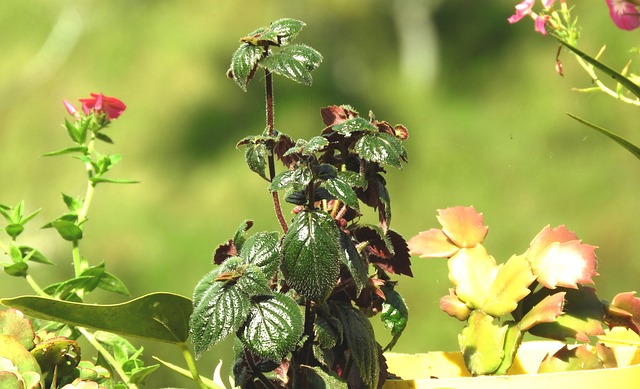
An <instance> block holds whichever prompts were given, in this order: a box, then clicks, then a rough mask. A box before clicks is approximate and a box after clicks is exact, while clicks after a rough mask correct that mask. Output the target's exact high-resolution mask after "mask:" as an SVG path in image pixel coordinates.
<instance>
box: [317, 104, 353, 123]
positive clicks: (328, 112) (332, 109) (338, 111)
mask: <svg viewBox="0 0 640 389" xmlns="http://www.w3.org/2000/svg"><path fill="white" fill-rule="evenodd" d="M320 114H321V115H322V122H323V123H324V125H325V126H333V125H334V124H338V123H340V122H343V121H345V120H348V119H353V118H354V117H356V116H358V113H357V112H356V111H354V110H352V109H351V107H348V106H344V105H341V106H337V105H331V106H329V107H325V108H322V109H320Z"/></svg>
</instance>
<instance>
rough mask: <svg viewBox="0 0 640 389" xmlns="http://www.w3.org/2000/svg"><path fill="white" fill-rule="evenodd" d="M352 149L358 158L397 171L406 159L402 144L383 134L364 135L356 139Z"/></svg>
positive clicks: (394, 138) (396, 139) (391, 136)
mask: <svg viewBox="0 0 640 389" xmlns="http://www.w3.org/2000/svg"><path fill="white" fill-rule="evenodd" d="M334 128H335V126H334ZM354 147H355V151H356V153H358V155H359V156H360V157H362V158H364V159H366V160H368V161H373V162H378V163H382V164H387V165H391V166H393V167H396V168H398V169H401V168H402V161H404V160H406V158H407V151H406V150H405V149H404V146H403V145H402V142H400V141H399V140H398V138H396V137H394V136H393V135H390V134H387V133H383V132H378V133H372V134H365V135H364V136H363V137H362V138H360V139H358V141H357V142H356V144H355V146H354Z"/></svg>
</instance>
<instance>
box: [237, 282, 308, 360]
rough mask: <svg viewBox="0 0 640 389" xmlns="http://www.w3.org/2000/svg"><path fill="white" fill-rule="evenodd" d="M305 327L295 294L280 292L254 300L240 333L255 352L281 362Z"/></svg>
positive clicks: (243, 341) (245, 342) (243, 340)
mask: <svg viewBox="0 0 640 389" xmlns="http://www.w3.org/2000/svg"><path fill="white" fill-rule="evenodd" d="M303 329H304V325H303V318H302V313H301V312H300V308H299V307H298V304H297V303H296V302H295V301H294V300H293V299H292V298H291V297H289V296H286V295H283V294H279V293H277V294H274V295H272V296H264V297H260V298H256V299H254V301H253V302H252V307H251V311H250V312H249V316H248V318H247V321H246V323H245V325H244V326H243V327H242V328H241V329H240V331H239V333H238V336H239V337H240V340H241V341H242V343H243V344H244V345H245V346H246V347H247V348H248V349H249V350H251V351H252V352H253V353H254V354H255V355H257V356H259V357H261V358H264V359H267V360H271V361H280V360H281V359H282V358H283V357H284V356H285V355H286V354H287V353H289V352H290V351H292V350H293V349H294V348H295V346H296V344H297V342H298V339H300V336H301V335H302V331H303Z"/></svg>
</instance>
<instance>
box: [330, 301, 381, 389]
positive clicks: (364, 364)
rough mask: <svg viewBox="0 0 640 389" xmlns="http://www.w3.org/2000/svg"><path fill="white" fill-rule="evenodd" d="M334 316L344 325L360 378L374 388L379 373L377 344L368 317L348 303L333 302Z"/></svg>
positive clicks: (346, 339)
mask: <svg viewBox="0 0 640 389" xmlns="http://www.w3.org/2000/svg"><path fill="white" fill-rule="evenodd" d="M332 308H333V309H334V310H335V314H336V317H337V318H338V320H340V322H341V323H342V324H343V326H344V336H345V341H346V343H347V346H348V347H349V349H350V350H351V358H353V362H354V365H355V367H356V368H357V369H358V372H359V373H360V378H361V379H362V381H363V382H364V383H365V384H366V385H367V387H369V388H376V387H377V385H378V376H379V373H380V362H379V361H378V355H379V354H378V344H377V343H376V340H375V334H374V332H373V327H372V326H371V323H370V322H369V319H367V317H366V316H365V315H364V314H363V313H362V312H360V311H359V310H357V309H355V308H353V307H352V306H350V305H343V304H335V305H333V307H332Z"/></svg>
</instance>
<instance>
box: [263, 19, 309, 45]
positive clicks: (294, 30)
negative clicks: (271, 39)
mask: <svg viewBox="0 0 640 389" xmlns="http://www.w3.org/2000/svg"><path fill="white" fill-rule="evenodd" d="M304 26H306V24H305V23H304V22H303V21H300V20H296V19H290V18H283V19H278V20H276V21H274V22H271V24H270V25H269V29H270V30H271V31H273V32H274V33H276V35H277V36H278V37H279V38H280V42H279V43H280V44H281V45H287V44H288V43H289V42H290V41H291V40H293V39H294V38H295V37H296V35H298V33H299V32H300V31H301V30H302V28H303V27H304Z"/></svg>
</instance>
